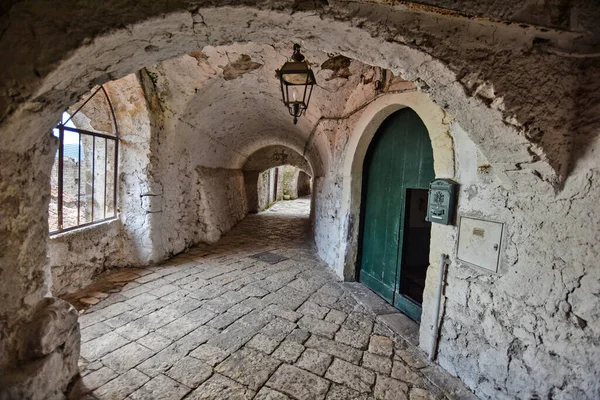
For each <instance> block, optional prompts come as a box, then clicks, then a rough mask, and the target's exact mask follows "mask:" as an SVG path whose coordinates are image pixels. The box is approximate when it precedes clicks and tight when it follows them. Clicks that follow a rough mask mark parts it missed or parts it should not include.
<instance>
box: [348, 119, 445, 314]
mask: <svg viewBox="0 0 600 400" xmlns="http://www.w3.org/2000/svg"><path fill="white" fill-rule="evenodd" d="M433 178H434V171H433V152H432V149H431V142H430V140H429V134H428V133H427V128H425V125H424V124H423V121H421V119H420V118H419V116H418V115H417V113H415V112H414V111H413V110H412V109H410V108H404V109H402V110H399V111H397V112H395V113H393V114H392V115H390V116H389V117H388V118H387V119H386V120H385V121H384V122H383V124H382V125H381V126H380V127H379V129H378V130H377V133H376V134H375V136H374V138H373V140H372V141H371V144H370V146H369V149H368V151H367V155H366V157H365V162H364V167H363V190H362V193H363V200H362V210H361V235H362V239H361V249H360V253H361V257H360V271H359V280H360V282H363V283H364V284H366V285H367V286H368V287H370V288H371V289H372V290H374V291H375V292H376V293H378V294H379V295H380V296H382V297H383V298H384V299H386V300H387V301H388V302H390V303H392V304H394V305H395V306H396V307H398V308H399V309H400V310H401V311H403V312H404V313H405V314H407V315H408V316H409V317H411V318H413V319H415V320H417V321H419V320H420V316H421V308H420V305H419V304H416V303H415V302H414V301H411V300H410V299H408V298H407V297H405V296H403V295H402V294H401V293H400V283H401V282H400V277H401V270H402V263H403V262H402V260H403V245H404V242H405V240H404V239H405V217H406V212H407V211H406V210H407V193H408V191H409V189H426V188H428V185H429V182H430V181H431V180H432V179H433ZM407 242H408V241H407Z"/></svg>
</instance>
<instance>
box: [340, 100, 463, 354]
mask: <svg viewBox="0 0 600 400" xmlns="http://www.w3.org/2000/svg"><path fill="white" fill-rule="evenodd" d="M405 107H410V108H411V109H412V110H414V111H415V112H416V113H417V114H418V115H419V117H420V118H421V120H422V121H423V123H424V124H425V126H426V127H427V130H428V133H429V137H430V139H431V146H432V148H433V158H434V170H435V175H436V177H437V178H454V174H455V165H454V160H455V159H454V144H453V140H452V136H451V135H450V132H449V125H448V123H447V122H446V121H445V119H444V118H445V113H444V112H443V110H441V109H440V108H439V107H438V106H437V105H435V104H434V103H433V102H432V101H431V100H430V99H429V98H428V97H427V96H426V95H425V94H423V93H418V92H406V93H398V94H390V95H387V96H383V97H381V98H379V99H377V100H376V101H374V102H373V103H371V104H370V105H369V106H368V107H367V108H366V109H365V110H364V112H363V114H362V115H361V117H360V119H359V120H358V122H357V123H356V125H355V129H354V130H353V132H352V134H351V136H350V138H349V140H348V150H347V153H346V158H345V160H344V164H343V165H344V167H343V178H342V202H341V215H342V216H344V218H343V220H342V221H341V224H342V234H343V237H346V238H347V241H345V242H343V243H342V244H341V245H342V246H343V250H342V251H341V252H340V254H341V255H343V258H342V259H340V260H339V262H340V263H341V265H340V266H338V271H339V270H341V271H343V276H344V278H345V279H346V280H354V279H355V276H356V268H357V255H358V253H357V249H358V240H359V221H360V212H361V199H362V195H361V192H362V174H363V161H364V158H365V155H366V153H367V149H368V147H369V144H370V142H371V140H372V139H373V137H374V135H375V133H376V131H377V129H378V128H379V126H380V125H381V123H382V122H383V121H384V120H385V119H386V118H387V117H388V116H390V115H391V114H392V113H394V112H395V111H397V110H399V109H402V108H405ZM449 232H450V230H449V228H448V227H446V226H442V225H438V224H433V226H432V228H431V248H430V253H429V263H430V268H429V269H428V271H427V281H426V284H425V291H424V294H423V315H422V319H421V321H422V323H421V343H425V342H428V340H429V336H430V330H431V322H432V316H431V315H430V314H431V309H432V308H433V307H431V306H430V302H431V301H433V299H432V297H433V294H434V292H435V285H436V283H435V282H433V281H432V279H433V278H431V277H432V276H435V274H436V273H437V272H435V271H437V269H438V268H439V266H438V265H437V262H438V260H439V255H440V254H441V253H448V252H449V251H450V248H451V247H452V246H453V242H452V241H449V240H447V236H448V233H449Z"/></svg>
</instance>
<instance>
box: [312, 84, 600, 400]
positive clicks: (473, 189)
mask: <svg viewBox="0 0 600 400" xmlns="http://www.w3.org/2000/svg"><path fill="white" fill-rule="evenodd" d="M394 104H395V105H396V106H394ZM402 106H409V107H411V108H413V109H414V110H415V111H417V113H418V114H419V115H420V116H421V118H422V119H423V121H424V123H425V125H426V126H427V128H428V131H429V133H430V138H431V140H432V147H433V149H434V168H435V171H436V176H437V177H445V178H453V179H455V180H456V181H457V182H458V183H459V184H460V185H461V186H460V195H459V199H458V213H459V214H460V215H466V216H474V217H476V218H482V219H489V220H494V221H499V222H503V223H505V231H506V235H505V237H504V239H503V240H504V244H503V247H502V248H501V264H500V269H499V273H498V274H492V273H488V272H484V271H483V270H480V269H477V268H474V267H470V266H467V265H463V264H462V263H460V262H459V261H457V260H456V246H457V236H458V234H457V228H456V227H454V226H442V225H438V224H434V225H433V227H432V239H431V252H430V267H429V270H428V274H427V282H426V288H425V293H424V302H423V315H422V322H421V327H420V346H421V347H422V349H423V350H424V351H426V352H428V351H429V350H430V345H431V341H432V339H433V332H432V329H433V321H434V319H435V316H433V315H432V313H433V310H434V302H435V295H436V290H437V286H438V282H437V277H438V274H439V257H440V254H442V253H445V254H448V255H449V256H450V259H451V260H452V264H451V265H450V267H449V270H448V278H447V285H446V287H445V296H444V299H445V302H444V305H443V317H442V328H441V339H440V345H439V352H438V359H439V363H440V365H442V366H443V367H444V368H445V369H447V370H448V371H450V372H451V373H452V374H454V375H456V376H459V377H460V378H461V379H462V380H463V381H464V382H465V383H466V384H467V385H469V386H470V387H471V388H472V389H473V390H474V391H475V393H476V394H477V395H478V396H480V397H482V398H489V399H498V398H506V399H521V398H530V397H532V396H534V395H538V396H540V397H541V398H564V399H571V398H582V399H587V398H589V399H593V398H597V397H598V396H600V386H599V384H598V382H600V380H599V379H598V377H599V376H600V370H599V369H598V366H597V363H596V362H595V361H594V360H597V359H598V357H599V356H600V347H599V346H598V343H597V338H598V337H599V334H600V326H599V325H598V320H599V319H598V316H599V315H598V312H597V310H598V309H599V308H598V307H599V306H600V303H599V300H598V296H597V295H596V294H597V293H600V283H599V282H600V279H599V278H600V270H599V269H598V268H597V263H596V262H595V261H594V260H595V257H596V256H598V254H599V252H600V247H599V246H600V245H599V243H600V240H599V239H600V237H599V233H598V222H597V221H600V215H599V214H598V211H597V208H596V207H595V206H594V202H595V200H594V199H597V198H598V195H599V192H600V184H599V183H598V174H599V166H600V162H599V161H598V158H597V156H596V155H597V152H598V149H599V148H600V141H598V139H597V136H596V139H595V140H594V141H592V142H591V147H590V148H588V149H587V151H588V153H587V155H586V156H584V157H582V158H580V159H579V160H578V163H577V165H578V167H577V168H576V169H575V170H574V171H573V174H572V175H571V176H569V178H568V179H567V181H566V182H565V185H564V187H563V188H562V190H558V191H557V190H556V189H555V188H553V187H552V186H551V185H549V184H547V183H545V182H543V181H540V180H539V179H538V178H537V177H536V175H535V174H533V173H531V172H530V171H526V170H515V171H510V172H509V179H508V180H507V179H506V176H505V175H504V174H503V173H498V169H497V167H496V166H495V165H494V164H493V163H490V162H489V160H488V159H487V158H486V157H485V156H484V154H483V152H482V151H481V149H480V148H479V147H478V146H477V145H476V144H475V143H474V141H473V140H472V139H471V133H470V132H469V131H466V130H464V129H463V128H462V127H461V126H460V125H459V124H458V123H457V122H456V121H455V120H454V119H453V118H452V116H451V115H449V114H446V113H445V112H444V111H442V110H441V109H440V108H439V107H437V106H436V105H435V104H433V103H431V102H430V101H429V100H428V99H427V96H424V95H423V94H422V93H417V92H406V93H402V94H390V95H386V96H383V97H381V98H380V99H377V100H375V101H374V102H372V103H371V104H370V105H369V106H367V107H366V108H365V109H364V111H361V112H359V113H356V114H355V115H353V116H352V117H350V118H347V119H345V120H344V122H343V124H340V125H339V127H338V129H337V130H335V151H334V153H333V154H334V155H333V158H332V166H333V168H332V170H330V171H329V172H328V173H327V174H326V175H325V176H324V177H323V178H320V179H317V180H316V181H315V193H316V220H315V239H316V244H317V248H318V249H319V254H320V255H321V257H322V258H323V259H324V260H326V261H327V262H328V263H329V265H331V266H332V268H333V269H334V271H335V272H336V273H337V274H338V275H339V276H340V278H344V279H346V280H353V279H354V278H355V273H356V261H357V254H356V248H357V243H358V242H357V239H358V238H357V231H358V223H359V205H360V181H361V176H362V158H363V157H364V153H365V152H366V147H365V146H368V143H369V142H370V139H371V137H372V135H373V133H374V131H375V130H376V128H377V127H378V126H379V125H380V123H381V122H382V121H383V120H384V119H385V117H386V116H387V115H389V114H390V113H391V112H393V110H395V109H398V108H399V107H402ZM390 107H391V108H390ZM595 132H596V134H597V132H598V131H597V130H596V131H595ZM365 137H366V138H367V139H366V140H364V138H365ZM490 141H493V139H492V138H490ZM488 145H489V146H493V143H488ZM357 155H358V157H357Z"/></svg>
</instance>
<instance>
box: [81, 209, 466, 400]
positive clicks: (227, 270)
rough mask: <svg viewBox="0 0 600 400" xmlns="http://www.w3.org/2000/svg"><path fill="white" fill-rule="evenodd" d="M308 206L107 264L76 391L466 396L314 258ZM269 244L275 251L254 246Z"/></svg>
mask: <svg viewBox="0 0 600 400" xmlns="http://www.w3.org/2000/svg"><path fill="white" fill-rule="evenodd" d="M308 205H309V202H308V201H305V200H299V201H288V202H282V203H278V204H277V205H276V207H273V208H272V209H271V210H270V211H268V212H265V213H260V214H256V215H251V216H248V217H247V218H246V219H245V220H243V221H242V222H241V223H240V224H239V225H238V226H237V227H235V228H234V229H233V230H232V231H231V232H230V233H229V234H227V235H225V236H224V237H223V238H222V239H221V240H220V241H219V243H217V244H215V245H199V246H198V247H196V248H193V249H190V250H189V251H188V252H187V253H183V254H180V255H178V256H177V257H175V258H173V259H171V260H169V261H167V262H166V263H164V264H163V265H159V266H153V267H151V268H146V269H136V270H135V273H128V272H127V270H124V271H122V272H116V273H114V278H112V277H113V275H111V278H112V279H119V282H123V284H121V286H123V289H122V291H121V292H120V293H112V294H110V296H108V297H106V296H104V295H103V296H100V295H98V296H97V297H95V298H99V300H100V301H99V302H98V303H97V304H95V305H93V306H91V307H90V308H89V309H87V310H86V311H85V312H84V313H83V314H82V315H81V318H80V324H81V328H82V347H81V360H80V368H81V373H82V376H84V377H83V379H82V382H81V385H83V387H84V391H83V393H84V395H86V396H87V397H88V398H90V399H93V398H96V399H118V400H120V399H125V398H127V399H148V400H151V399H173V400H179V399H183V398H185V399H186V400H188V399H192V400H193V399H214V400H219V399H228V400H237V399H244V400H245V399H247V400H252V399H254V400H288V399H292V400H312V399H327V400H342V399H343V400H352V399H361V400H373V399H376V398H377V399H378V400H379V399H387V398H394V399H396V398H397V399H404V398H407V399H409V400H420V399H444V398H450V399H455V398H456V399H458V398H469V394H470V392H468V391H467V390H466V389H465V388H464V385H462V384H461V383H460V382H459V381H457V380H456V379H455V378H452V377H451V376H450V375H448V374H447V373H445V372H443V370H441V369H440V368H439V367H437V366H433V365H431V364H430V363H429V362H428V361H427V360H426V359H425V358H424V357H423V355H422V353H420V352H419V351H418V350H417V349H416V348H415V347H414V346H412V345H411V344H409V343H407V342H406V341H403V340H402V339H399V338H398V337H396V336H394V334H393V332H392V331H391V330H390V329H389V328H388V325H385V324H383V323H381V322H380V321H378V319H377V318H379V317H386V316H387V315H392V314H385V315H379V316H376V315H374V314H370V313H369V311H368V310H367V309H366V308H365V307H364V306H363V305H361V303H359V302H357V301H356V299H355V298H354V297H353V295H352V294H351V293H349V292H348V290H347V288H345V287H344V285H341V284H340V283H339V282H338V281H337V279H336V278H335V277H334V275H333V274H332V273H331V271H330V270H329V269H328V268H327V266H326V265H325V264H324V263H323V262H321V261H320V260H319V258H318V257H317V256H316V253H315V250H314V246H313V244H312V243H311V239H310V232H311V227H310V220H309V219H308ZM286 210H288V211H286ZM256 232H269V234H268V235H257V234H256ZM266 253H268V254H270V255H269V256H268V257H267V258H269V259H271V260H275V259H276V258H277V259H281V260H280V261H279V262H277V263H275V264H269V263H267V262H264V261H261V259H260V258H261V257H258V258H259V259H254V258H252V257H251V256H253V255H257V254H262V255H264V254H266ZM262 258H264V257H262ZM284 259H285V260H284ZM355 292H356V291H355ZM81 295H82V296H83V297H84V295H85V293H82V294H81ZM380 308H381V310H388V308H386V306H384V305H380ZM432 382H433V383H432ZM440 388H441V389H440ZM394 396H395V397H394Z"/></svg>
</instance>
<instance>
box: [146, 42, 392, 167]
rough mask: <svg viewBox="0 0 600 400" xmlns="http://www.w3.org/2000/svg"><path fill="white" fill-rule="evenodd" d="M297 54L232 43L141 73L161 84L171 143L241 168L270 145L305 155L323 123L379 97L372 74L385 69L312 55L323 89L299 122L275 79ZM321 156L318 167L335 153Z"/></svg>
mask: <svg viewBox="0 0 600 400" xmlns="http://www.w3.org/2000/svg"><path fill="white" fill-rule="evenodd" d="M291 53H292V43H291V42H289V43H281V44H277V45H273V46H269V45H259V44H254V43H248V44H243V45H240V44H233V45H230V46H219V47H206V48H204V49H203V50H202V51H200V50H198V51H193V52H191V53H189V54H187V55H184V56H182V57H177V58H174V59H171V60H167V61H164V62H162V63H159V64H157V65H155V66H152V67H148V68H146V69H145V70H144V71H142V73H143V74H147V75H148V76H149V77H150V79H151V81H152V82H153V84H154V86H155V89H156V91H157V93H158V97H159V99H160V101H161V103H162V104H163V107H164V110H165V116H166V121H165V124H166V126H168V129H170V130H173V131H175V132H176V135H175V136H173V141H172V143H166V144H167V145H169V146H173V147H174V148H175V149H181V150H185V149H187V150H188V151H190V153H192V157H193V159H194V160H196V162H197V164H198V165H201V166H207V167H222V168H241V167H242V166H243V164H244V163H245V162H246V160H247V159H248V157H249V156H250V155H251V154H253V153H254V152H256V151H257V150H259V149H261V148H264V147H266V146H271V145H283V146H287V147H289V148H291V149H293V150H295V151H296V152H298V153H300V154H304V153H305V150H306V148H307V142H308V140H309V138H310V137H311V133H313V131H314V129H315V125H316V124H317V123H318V121H319V119H321V118H336V117H339V116H342V115H343V114H344V113H345V112H347V111H348V110H347V109H348V107H352V104H351V103H350V104H349V103H348V101H349V99H350V98H352V100H353V102H355V101H356V100H357V98H359V99H360V100H361V101H364V99H368V98H370V97H372V96H373V95H374V92H375V85H376V83H375V82H374V80H373V79H367V77H369V78H372V77H373V75H375V74H381V72H380V69H379V68H375V67H371V66H367V65H365V64H363V63H361V62H358V61H352V60H350V59H347V58H345V57H339V56H338V57H335V56H334V55H332V54H329V55H328V54H325V53H323V52H318V51H305V52H304V53H305V55H306V56H307V58H308V60H309V61H310V63H311V66H312V67H313V69H314V72H315V75H316V80H317V85H316V86H315V88H314V90H313V94H312V98H311V102H310V106H309V109H308V112H307V113H306V115H304V116H302V117H301V118H299V120H298V124H297V125H294V124H293V118H292V116H290V115H289V113H288V111H287V109H286V107H285V106H284V104H283V102H282V99H281V89H280V85H279V79H278V77H277V74H276V70H277V69H279V68H280V67H281V66H282V65H283V63H284V62H285V61H287V59H288V58H289V56H290V55H291ZM299 95H301V94H300V93H299ZM318 146H319V145H317V147H318ZM322 146H324V147H327V146H328V145H327V144H325V143H323V144H322ZM319 152H320V153H321V154H320V156H318V157H317V155H314V157H313V159H312V160H311V162H312V164H313V167H314V168H316V169H317V170H321V169H322V165H314V164H315V163H316V164H320V163H322V162H324V161H326V159H327V152H328V151H327V149H326V148H322V149H319ZM307 156H309V157H310V155H307Z"/></svg>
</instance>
